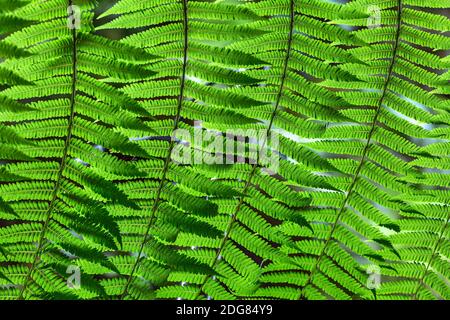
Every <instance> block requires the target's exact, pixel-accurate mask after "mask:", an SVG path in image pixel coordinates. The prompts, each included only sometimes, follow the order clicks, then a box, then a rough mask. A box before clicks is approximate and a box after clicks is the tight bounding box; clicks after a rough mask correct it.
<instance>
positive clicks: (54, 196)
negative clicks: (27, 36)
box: [17, 0, 77, 300]
mask: <svg viewBox="0 0 450 320" xmlns="http://www.w3.org/2000/svg"><path fill="white" fill-rule="evenodd" d="M72 4H73V1H72V0H69V6H72ZM71 33H72V85H71V94H70V107H69V112H70V115H69V121H68V127H67V137H66V140H65V143H64V149H63V155H62V158H61V163H60V165H59V170H58V176H57V179H56V182H55V186H54V188H53V191H52V198H51V200H50V204H49V207H48V209H47V211H46V213H45V216H46V218H45V222H44V226H43V227H42V230H41V233H40V235H39V240H38V246H37V249H36V251H35V254H34V259H33V263H32V264H31V267H30V268H29V270H28V273H27V276H26V278H25V282H24V284H23V286H22V288H21V290H20V293H19V296H18V298H17V299H18V300H22V299H23V295H24V293H25V291H26V289H27V288H28V285H29V283H30V281H31V276H32V274H33V272H34V270H35V269H36V267H37V265H38V262H39V260H40V257H41V255H42V251H43V247H44V240H45V234H46V232H47V229H48V225H49V223H50V221H51V218H52V213H53V209H54V207H55V202H56V200H57V199H58V193H59V189H60V186H61V181H62V179H63V172H64V169H65V167H66V163H67V156H68V150H69V145H70V141H71V139H72V129H73V124H74V118H75V97H76V91H77V88H76V83H77V30H76V28H72V29H71Z"/></svg>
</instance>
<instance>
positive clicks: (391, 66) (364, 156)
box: [298, 0, 403, 299]
mask: <svg viewBox="0 0 450 320" xmlns="http://www.w3.org/2000/svg"><path fill="white" fill-rule="evenodd" d="M402 9H403V4H402V0H398V8H397V25H396V34H395V43H394V46H393V49H392V58H391V61H390V63H389V67H388V73H387V77H386V81H385V82H384V85H383V91H382V93H381V97H380V99H379V101H378V105H377V109H376V111H375V115H374V117H373V120H372V124H371V128H370V131H369V134H368V135H367V141H366V144H365V146H364V149H363V152H362V155H361V160H360V162H359V165H358V167H357V168H356V171H355V174H354V177H353V180H352V182H351V184H350V186H349V188H348V191H347V194H346V197H345V199H344V201H343V203H342V205H341V207H340V208H339V211H338V214H337V216H336V219H335V221H334V222H333V225H332V227H331V230H330V233H329V235H328V237H327V239H326V240H325V244H324V245H323V247H322V250H321V251H320V253H319V255H318V257H317V259H316V262H315V263H314V265H313V268H312V269H311V272H310V273H309V276H308V279H307V281H306V283H305V285H304V287H303V290H301V292H300V295H299V297H298V299H302V297H303V296H304V289H306V287H307V286H308V285H309V284H311V281H312V278H313V276H314V274H315V272H316V271H317V268H318V266H319V264H320V262H321V260H322V258H323V256H324V255H325V251H326V249H327V247H328V245H329V244H330V242H331V240H332V237H333V233H334V231H335V230H336V227H337V225H338V223H339V221H340V218H341V216H342V215H343V214H344V210H345V207H346V205H347V202H348V200H349V199H350V197H351V195H352V192H353V190H354V188H355V186H356V184H357V182H358V178H359V174H360V172H361V169H362V168H363V167H364V164H365V162H366V160H367V154H368V152H369V147H370V145H371V142H372V136H373V134H374V132H375V129H376V127H377V121H378V117H379V115H380V113H381V110H382V105H383V101H384V99H385V96H386V93H387V91H388V87H389V83H390V81H391V78H392V75H393V69H394V66H395V61H396V58H397V53H398V45H399V42H400V33H401V25H402Z"/></svg>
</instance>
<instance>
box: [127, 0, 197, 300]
mask: <svg viewBox="0 0 450 320" xmlns="http://www.w3.org/2000/svg"><path fill="white" fill-rule="evenodd" d="M182 2H183V38H184V39H183V42H184V43H183V66H182V74H181V83H180V94H179V96H178V103H177V113H176V115H175V118H174V124H173V129H172V133H175V132H176V130H177V129H178V126H179V123H180V118H181V108H182V105H183V99H184V88H185V85H186V70H187V60H188V0H182ZM174 147H175V139H174V137H172V139H171V141H170V144H169V149H168V151H167V156H166V159H165V161H164V167H163V173H162V177H161V181H160V183H159V186H158V189H157V191H156V198H155V201H154V202H153V206H152V209H151V214H150V219H149V222H148V225H147V228H146V231H145V234H144V238H143V240H142V242H141V245H140V247H139V253H138V256H137V259H136V261H135V263H134V264H133V267H132V269H131V273H130V275H129V277H128V281H127V283H126V284H125V289H124V291H123V293H122V295H121V296H120V299H121V300H122V299H123V298H124V297H125V296H126V295H127V294H128V289H129V286H130V284H131V283H132V281H133V275H134V273H135V272H136V271H137V269H138V267H139V265H140V262H141V261H142V252H143V251H144V247H145V245H146V243H147V240H148V235H149V233H150V229H151V228H152V226H153V224H154V223H155V221H156V219H155V214H156V211H157V209H158V206H159V203H160V201H161V192H162V189H163V188H164V185H165V182H166V179H167V172H168V170H169V165H170V162H171V155H172V150H173V148H174Z"/></svg>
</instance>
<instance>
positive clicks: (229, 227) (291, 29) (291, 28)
mask: <svg viewBox="0 0 450 320" xmlns="http://www.w3.org/2000/svg"><path fill="white" fill-rule="evenodd" d="M294 7H295V4H294V0H291V1H290V5H289V36H288V41H287V42H288V43H287V50H286V56H285V58H284V63H283V72H282V75H281V81H280V86H279V90H278V94H277V99H276V102H275V107H274V109H273V111H272V114H271V116H270V121H269V125H268V127H267V132H266V135H265V137H264V140H263V142H262V143H261V149H264V147H265V145H266V143H267V139H268V137H269V134H270V132H271V131H272V126H273V121H274V119H275V116H276V114H277V111H278V108H279V106H280V102H281V98H282V96H283V89H284V83H285V81H286V76H287V70H288V66H289V58H290V55H291V49H292V38H293V34H294V18H295V11H294ZM257 168H258V162H256V163H255V164H253V166H252V170H251V171H250V174H249V177H248V179H247V182H246V184H245V186H244V189H243V191H242V194H243V196H241V197H240V199H239V203H238V205H237V206H236V209H235V211H234V213H233V214H232V215H231V218H230V221H229V222H228V225H227V229H226V231H225V233H224V237H223V239H222V241H221V243H220V245H219V248H218V250H217V254H216V256H215V259H214V261H213V263H212V266H211V267H214V266H215V265H216V264H217V263H218V261H219V257H220V256H221V253H222V251H223V249H224V247H225V244H226V243H227V241H228V239H229V237H230V234H231V232H232V230H233V225H234V223H235V222H236V219H237V215H238V213H239V211H240V210H241V208H242V205H243V203H244V199H245V194H246V193H247V190H248V189H249V187H250V185H251V182H252V179H253V177H254V175H255V173H256V169H257ZM208 278H209V276H206V277H205V279H204V280H203V282H202V284H201V286H200V290H199V292H198V293H197V295H196V297H195V299H196V298H197V297H198V296H199V295H200V294H201V293H202V292H203V287H204V286H205V284H206V283H207V281H208Z"/></svg>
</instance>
